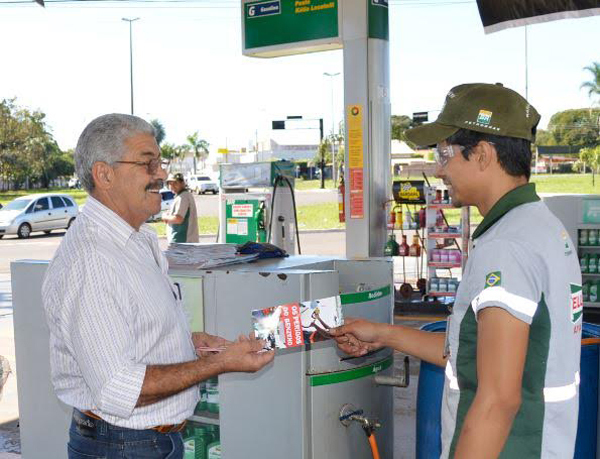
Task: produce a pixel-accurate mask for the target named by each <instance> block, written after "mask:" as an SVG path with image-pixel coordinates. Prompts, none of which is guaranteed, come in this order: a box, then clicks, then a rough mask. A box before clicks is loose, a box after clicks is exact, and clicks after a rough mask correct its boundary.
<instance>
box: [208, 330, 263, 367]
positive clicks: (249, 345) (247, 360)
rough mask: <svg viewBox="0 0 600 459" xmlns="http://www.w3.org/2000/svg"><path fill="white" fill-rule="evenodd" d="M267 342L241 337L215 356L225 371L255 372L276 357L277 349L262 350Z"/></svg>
mask: <svg viewBox="0 0 600 459" xmlns="http://www.w3.org/2000/svg"><path fill="white" fill-rule="evenodd" d="M265 344H266V343H265V341H264V340H257V339H254V338H253V337H250V338H247V337H240V339H239V340H238V341H236V342H235V343H233V344H230V345H228V346H227V349H225V350H224V351H222V352H220V353H219V354H217V355H215V356H214V358H215V361H218V362H219V363H220V364H221V365H222V367H223V372H224V373H231V372H243V373H254V372H256V371H258V370H260V369H261V368H263V367H264V366H265V365H267V364H269V363H270V362H271V361H272V360H273V358H274V357H275V351H268V352H266V351H262V349H263V348H264V347H265Z"/></svg>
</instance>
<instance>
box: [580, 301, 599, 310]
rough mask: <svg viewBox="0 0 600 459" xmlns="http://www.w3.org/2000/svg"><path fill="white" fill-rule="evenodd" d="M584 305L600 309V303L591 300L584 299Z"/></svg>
mask: <svg viewBox="0 0 600 459" xmlns="http://www.w3.org/2000/svg"><path fill="white" fill-rule="evenodd" d="M583 307H584V308H598V309H600V303H592V302H590V301H584V302H583Z"/></svg>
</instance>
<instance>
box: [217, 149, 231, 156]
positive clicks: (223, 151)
mask: <svg viewBox="0 0 600 459" xmlns="http://www.w3.org/2000/svg"><path fill="white" fill-rule="evenodd" d="M217 152H218V153H221V154H222V155H226V154H227V153H229V150H228V149H227V148H219V149H218V150H217Z"/></svg>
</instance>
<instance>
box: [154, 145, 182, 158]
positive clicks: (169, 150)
mask: <svg viewBox="0 0 600 459" xmlns="http://www.w3.org/2000/svg"><path fill="white" fill-rule="evenodd" d="M157 143H158V142H157ZM160 156H161V157H162V158H163V159H166V160H167V161H173V160H174V159H175V158H176V157H177V147H176V146H175V145H174V144H172V143H165V144H164V145H162V146H161V147H160Z"/></svg>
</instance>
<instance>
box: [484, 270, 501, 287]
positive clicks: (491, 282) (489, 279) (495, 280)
mask: <svg viewBox="0 0 600 459" xmlns="http://www.w3.org/2000/svg"><path fill="white" fill-rule="evenodd" d="M501 285H502V272H501V271H493V272H491V273H489V274H488V275H487V276H485V287H484V289H486V288H488V287H500V286H501Z"/></svg>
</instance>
